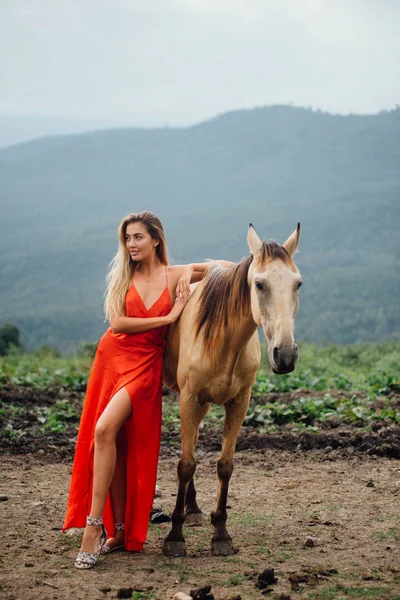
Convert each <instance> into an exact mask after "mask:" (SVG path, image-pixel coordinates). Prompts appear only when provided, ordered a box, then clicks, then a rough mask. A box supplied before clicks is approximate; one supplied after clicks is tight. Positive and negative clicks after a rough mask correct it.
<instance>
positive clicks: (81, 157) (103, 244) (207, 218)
mask: <svg viewBox="0 0 400 600" xmlns="http://www.w3.org/2000/svg"><path fill="white" fill-rule="evenodd" d="M399 165H400V110H395V111H391V112H383V113H380V114H377V115H370V116H358V115H349V116H339V115H331V114H326V113H322V112H314V111H312V110H308V109H301V108H295V107H285V106H273V107H264V108H255V109H252V110H242V111H235V112H231V113H227V114H223V115H220V116H218V117H216V118H214V119H212V120H210V121H207V122H204V123H201V124H199V125H196V126H193V127H188V128H183V129H168V128H165V129H147V130H144V129H132V128H131V129H126V128H125V129H116V130H107V131H98V132H92V133H84V134H78V135H68V136H58V137H49V138H44V139H40V140H36V141H32V142H29V143H25V144H21V145H18V146H14V147H11V148H5V149H3V150H0V188H1V190H2V191H1V210H0V322H1V321H2V320H6V319H7V320H11V321H13V322H15V323H16V324H17V325H18V326H19V327H20V329H21V331H22V334H23V339H24V340H25V343H26V344H27V345H28V347H30V348H33V347H35V346H38V345H40V344H43V343H50V344H55V345H57V346H58V347H60V348H62V349H64V350H69V349H71V348H72V347H73V345H74V344H75V343H76V342H77V341H79V340H82V341H88V340H95V339H97V338H98V337H99V336H100V335H101V333H102V331H103V330H104V328H105V324H104V323H103V322H102V301H103V289H104V287H103V282H104V277H105V273H106V270H107V265H108V263H109V261H110V260H111V258H112V256H113V254H114V253H115V250H116V247H117V238H116V230H117V226H118V224H119V222H120V220H121V218H122V217H123V216H124V215H125V214H126V213H128V212H137V211H140V210H144V209H145V210H151V211H153V212H155V213H156V214H158V215H159V216H160V217H161V219H162V221H163V223H164V226H165V230H166V234H167V239H168V241H169V246H170V251H171V255H172V258H173V259H174V260H175V262H177V263H179V262H183V261H186V262H187V261H194V260H195V261H201V260H203V259H205V258H209V257H212V258H225V259H230V260H238V259H240V258H241V257H242V256H244V255H246V254H247V252H248V250H247V246H246V235H247V226H248V223H249V222H252V223H253V224H254V225H255V227H256V230H257V232H258V233H259V235H260V236H261V237H266V238H273V239H276V240H277V241H279V242H281V243H282V242H283V241H284V240H285V239H286V237H287V236H288V235H289V234H290V233H291V232H292V231H293V229H294V228H295V226H296V223H297V221H300V222H301V223H302V229H303V232H302V238H301V242H300V253H299V254H298V255H297V256H296V261H297V263H298V265H299V268H300V269H301V271H302V274H303V279H304V286H303V287H302V289H301V301H300V313H299V316H298V318H297V320H296V328H297V337H299V338H300V339H304V340H311V341H317V342H323V341H332V342H338V343H350V342H354V341H372V340H380V339H383V338H386V337H392V336H397V335H398V334H399V332H400V303H399V301H398V298H399V296H400V284H399V281H400V280H399V266H400V265H399V262H400V261H399V239H400V237H399V199H400V170H399Z"/></svg>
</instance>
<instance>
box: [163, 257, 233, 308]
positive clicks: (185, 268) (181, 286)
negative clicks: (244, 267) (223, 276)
mask: <svg viewBox="0 0 400 600" xmlns="http://www.w3.org/2000/svg"><path fill="white" fill-rule="evenodd" d="M215 264H219V265H221V267H225V268H226V267H231V266H233V265H235V264H236V263H233V262H229V261H227V260H210V261H208V262H204V263H190V264H189V265H176V266H174V267H172V268H173V269H174V270H176V272H177V276H178V277H179V279H178V281H177V286H176V295H177V297H178V298H185V299H187V298H188V297H189V295H190V284H191V283H196V282H197V281H201V279H203V277H204V274H205V272H206V271H207V269H209V268H210V267H212V266H213V265H215Z"/></svg>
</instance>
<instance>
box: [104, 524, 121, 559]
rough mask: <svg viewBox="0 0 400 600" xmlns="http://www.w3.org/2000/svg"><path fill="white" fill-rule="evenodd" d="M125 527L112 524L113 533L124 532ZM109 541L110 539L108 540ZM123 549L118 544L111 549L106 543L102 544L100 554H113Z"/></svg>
mask: <svg viewBox="0 0 400 600" xmlns="http://www.w3.org/2000/svg"><path fill="white" fill-rule="evenodd" d="M124 530H125V525H124V523H114V533H115V532H116V531H124ZM110 539H111V538H110ZM122 549H125V545H124V544H118V546H113V547H112V548H111V547H110V546H109V545H108V543H107V542H105V543H104V544H103V546H102V547H101V550H100V554H110V552H115V551H116V550H122Z"/></svg>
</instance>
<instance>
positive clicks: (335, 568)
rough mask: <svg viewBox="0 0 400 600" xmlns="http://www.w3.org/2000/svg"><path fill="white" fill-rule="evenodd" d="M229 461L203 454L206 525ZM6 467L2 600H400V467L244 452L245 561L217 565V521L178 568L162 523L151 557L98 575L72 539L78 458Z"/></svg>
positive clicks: (39, 457) (116, 557)
mask: <svg viewBox="0 0 400 600" xmlns="http://www.w3.org/2000/svg"><path fill="white" fill-rule="evenodd" d="M176 453H177V452H176V450H173V451H172V452H170V453H169V454H166V455H164V456H163V457H162V458H161V461H160V465H159V485H160V488H161V492H162V495H161V498H160V499H159V500H157V502H158V503H159V504H160V505H161V506H162V507H163V509H164V510H165V511H166V512H171V511H172V509H173V504H174V500H175V494H176V476H175V472H176V463H177V456H175V454H176ZM217 457H218V454H217V453H216V452H215V451H204V450H200V452H199V454H198V458H199V463H198V468H197V472H196V482H197V488H198V500H199V504H200V505H201V507H202V509H203V511H204V513H205V514H206V515H207V514H209V513H210V511H211V510H212V508H213V504H214V499H215V493H216V477H215V466H216V460H217ZM0 464H1V474H2V475H1V480H0V495H3V496H2V497H3V501H1V502H0V524H1V532H2V545H1V548H2V551H1V553H0V598H5V599H7V600H12V599H14V600H20V599H21V600H22V599H24V600H30V599H32V600H36V599H39V598H40V599H41V600H47V599H51V600H53V599H58V600H61V599H64V598H65V599H66V598H73V599H77V600H80V599H85V600H95V599H107V598H117V597H133V598H136V599H139V598H142V599H145V598H158V599H159V600H170V599H171V598H172V597H173V594H174V593H176V592H178V591H184V592H186V593H188V592H189V591H190V590H193V589H194V588H200V587H203V586H206V585H209V586H211V588H212V589H211V593H212V594H213V595H214V598H215V600H239V599H241V600H261V599H262V598H266V597H269V598H274V599H276V600H277V599H280V600H285V599H286V600H287V599H288V598H291V599H292V600H319V599H321V600H324V599H338V600H339V599H345V598H346V599H347V598H362V599H369V598H376V599H380V600H384V599H391V600H395V599H397V600H399V599H400V461H399V460H396V459H390V458H387V457H379V456H365V455H359V454H357V453H355V454H351V453H350V454H349V456H347V457H346V456H344V455H340V456H333V455H332V452H329V453H326V452H324V451H323V450H321V451H319V450H316V451H315V450H314V451H309V452H286V451H279V450H271V449H270V450H266V449H264V450H247V451H243V452H238V453H237V455H236V463H235V471H234V474H233V477H232V481H231V488H230V495H229V500H228V503H229V506H230V509H229V511H228V514H229V519H228V529H229V531H230V533H231V535H232V537H233V541H234V544H235V546H236V547H237V549H238V552H237V554H235V555H234V556H231V557H213V556H211V553H210V539H211V534H212V529H211V526H210V524H209V523H208V524H207V525H205V526H203V527H201V528H186V533H185V535H186V541H187V547H188V557H187V558H184V559H182V558H166V557H164V556H163V555H162V542H163V539H164V537H165V536H166V534H167V532H168V530H169V525H168V524H164V525H161V526H155V525H152V526H151V527H150V529H149V535H148V542H147V544H146V546H145V550H144V552H143V553H140V554H131V553H126V552H121V553H115V554H112V555H109V556H106V557H103V558H102V559H101V561H100V562H99V564H98V565H97V566H96V568H95V569H92V570H90V571H78V570H76V569H74V568H73V562H74V558H75V555H76V553H77V550H78V547H79V543H80V541H79V537H75V538H71V537H67V536H66V535H63V534H61V532H60V527H61V524H62V520H63V513H64V509H65V505H66V501H67V493H68V485H69V476H70V471H71V461H70V458H68V459H67V458H65V459H64V462H62V461H61V462H60V459H59V458H58V462H54V461H53V460H49V458H48V457H47V456H46V454H43V450H39V453H35V454H33V453H31V454H25V455H10V454H4V455H3V456H1V457H0ZM4 497H6V498H7V499H4ZM306 540H307V542H306ZM307 544H309V547H307ZM267 568H273V569H274V570H275V576H276V578H277V582H276V583H273V584H272V585H270V586H269V588H267V589H266V590H259V589H258V588H257V587H256V584H257V580H258V579H257V578H258V574H259V573H261V572H262V571H263V570H264V569H267ZM129 588H130V589H129ZM263 591H264V592H266V593H264V594H263V593H262V592H263ZM124 594H125V595H124Z"/></svg>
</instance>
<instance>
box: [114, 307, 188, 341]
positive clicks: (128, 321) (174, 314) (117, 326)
mask: <svg viewBox="0 0 400 600" xmlns="http://www.w3.org/2000/svg"><path fill="white" fill-rule="evenodd" d="M185 304H186V300H181V299H178V300H177V301H176V302H175V304H174V306H173V307H172V310H171V312H170V313H168V315H165V316H164V317H149V318H144V319H141V318H139V317H111V320H110V325H111V331H112V332H113V333H143V332H144V331H148V330H149V329H156V327H165V325H171V323H174V322H175V321H176V320H177V319H178V317H179V315H180V314H181V312H182V311H183V309H184V308H185Z"/></svg>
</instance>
